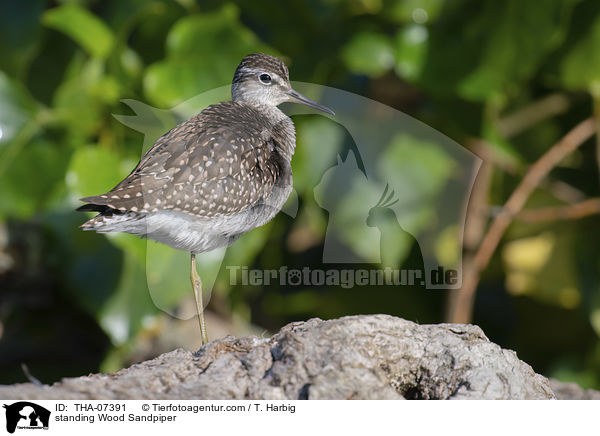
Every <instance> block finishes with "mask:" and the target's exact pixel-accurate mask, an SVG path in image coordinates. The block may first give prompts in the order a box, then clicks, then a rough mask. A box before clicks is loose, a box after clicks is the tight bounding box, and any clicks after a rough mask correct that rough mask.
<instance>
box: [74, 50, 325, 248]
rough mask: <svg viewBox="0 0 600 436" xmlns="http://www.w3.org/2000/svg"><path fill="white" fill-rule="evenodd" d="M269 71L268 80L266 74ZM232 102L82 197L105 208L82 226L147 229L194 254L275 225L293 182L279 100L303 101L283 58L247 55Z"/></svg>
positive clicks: (291, 143)
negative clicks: (103, 188) (111, 183)
mask: <svg viewBox="0 0 600 436" xmlns="http://www.w3.org/2000/svg"><path fill="white" fill-rule="evenodd" d="M265 74H267V75H268V78H269V80H267V81H265V80H264V77H265ZM232 100H233V101H230V102H222V103H218V104H215V105H212V106H209V107H208V108H206V109H205V110H203V111H202V112H200V113H199V114H198V115H196V116H194V117H192V118H190V119H189V120H187V121H185V122H183V123H181V124H179V125H178V126H176V127H175V128H173V129H172V130H170V131H169V132H167V133H165V134H164V135H163V136H161V137H160V138H159V139H158V141H157V142H156V143H155V144H154V146H153V147H152V148H151V149H150V150H149V151H148V152H147V153H146V154H145V155H144V156H143V157H142V159H141V161H140V162H139V163H138V165H137V166H136V167H135V168H134V170H133V171H132V172H131V174H129V176H127V178H125V179H124V180H123V181H121V182H120V183H119V184H118V185H117V186H115V187H114V188H113V189H111V190H110V191H109V192H107V193H105V194H102V195H96V196H92V197H86V198H83V199H82V201H84V202H86V203H87V204H85V205H84V206H82V207H80V208H79V210H84V211H96V212H99V215H97V216H96V217H94V218H92V219H91V220H89V221H87V222H86V223H84V224H83V225H82V228H83V229H84V230H95V231H97V232H126V233H132V234H136V235H142V236H146V237H148V238H151V239H155V240H157V241H160V242H163V243H165V244H167V245H170V246H171V247H174V248H178V249H184V250H187V251H190V252H192V253H198V252H202V251H208V250H211V249H213V248H217V247H223V246H227V245H229V244H231V243H232V242H233V241H234V240H235V239H237V238H238V237H239V236H240V235H241V234H242V233H244V232H246V231H248V230H250V229H252V228H255V227H258V226H261V225H263V224H265V223H266V222H268V221H269V220H270V219H271V218H273V216H275V214H276V213H277V212H278V211H279V210H280V208H281V207H282V206H283V203H284V202H285V200H286V199H287V197H288V196H289V194H290V192H291V189H292V169H291V164H290V161H291V159H292V155H293V153H294V148H295V146H296V138H295V132H294V125H293V123H292V120H291V119H290V118H288V117H287V116H286V115H285V114H284V113H283V112H281V111H280V110H279V109H278V108H277V105H279V104H280V103H282V102H284V101H297V102H300V103H303V104H307V105H309V106H313V107H315V108H317V109H321V110H325V111H327V112H331V111H330V110H329V109H327V108H324V107H322V106H320V105H318V104H317V103H315V102H312V101H310V100H308V99H306V97H304V96H302V95H300V94H298V93H297V92H295V91H294V90H293V89H292V88H291V85H290V82H289V73H288V69H287V67H286V66H285V64H284V63H283V62H282V61H281V60H280V59H277V58H275V57H273V56H269V55H265V54H253V55H249V56H247V57H245V58H244V59H243V60H242V62H241V63H240V65H239V66H238V68H237V69H236V72H235V74H234V79H233V82H232Z"/></svg>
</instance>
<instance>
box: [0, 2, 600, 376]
mask: <svg viewBox="0 0 600 436" xmlns="http://www.w3.org/2000/svg"><path fill="white" fill-rule="evenodd" d="M598 47H600V3H599V2H597V1H596V0H547V1H544V2H522V1H518V0H503V1H494V0H485V1H479V0H423V1H417V0H348V1H342V0H310V1H300V0H291V1H287V2H267V1H254V2H237V3H236V2H218V1H194V0H179V1H175V0H103V1H100V0H75V1H69V0H62V1H46V0H29V1H27V2H24V1H17V0H0V129H1V130H0V132H1V136H0V289H1V290H0V335H1V336H0V368H2V371H0V382H3V383H9V382H15V381H22V380H23V379H24V376H23V374H22V372H21V370H20V368H19V364H20V363H21V362H25V363H27V364H28V365H29V367H30V368H31V369H32V372H33V373H34V374H35V375H36V376H38V377H39V378H41V379H42V380H43V381H44V382H50V381H53V380H55V379H57V378H59V377H61V376H67V375H80V374H84V373H87V372H90V371H94V370H97V369H98V368H100V367H102V368H103V369H114V368H115V367H118V366H119V365H121V364H122V363H123V361H126V359H127V353H128V350H130V349H131V348H132V347H134V346H135V343H136V341H137V340H138V339H139V337H140V335H142V334H143V332H144V330H145V329H146V327H147V325H148V324H149V320H151V319H152V318H153V317H155V316H157V315H158V314H159V313H160V310H159V309H158V308H157V305H158V306H160V307H164V306H169V305H173V306H174V305H176V304H177V303H178V302H179V301H180V300H181V298H182V297H183V296H185V294H186V293H187V292H189V289H187V282H186V281H185V280H184V279H186V274H187V263H186V261H187V255H186V254H185V253H183V255H182V254H181V253H175V252H174V251H172V250H170V249H168V248H166V247H161V246H158V245H155V246H152V248H151V250H153V255H152V256H147V254H148V253H147V251H149V250H150V246H148V247H147V246H146V242H145V241H142V240H140V239H137V238H134V237H130V236H128V235H114V236H112V235H111V236H109V237H106V236H102V235H96V234H89V233H83V232H81V231H80V230H79V229H78V225H79V224H81V223H82V222H83V220H84V219H85V217H84V216H83V214H78V213H76V212H74V209H75V208H76V207H77V205H78V204H79V203H78V201H77V199H78V198H80V197H82V196H85V195H91V194H99V193H101V192H104V191H106V190H107V189H109V188H111V187H112V186H114V185H115V184H116V183H117V182H118V181H119V180H120V179H121V178H122V177H124V176H125V175H127V174H128V172H129V171H130V170H131V169H132V168H133V166H134V165H135V163H136V162H137V160H138V159H139V157H140V153H141V150H142V144H143V142H144V138H143V137H142V136H141V135H140V134H139V133H138V132H136V131H135V130H133V129H130V128H129V127H127V126H126V125H124V124H123V123H121V122H120V121H119V120H117V119H116V118H115V117H113V116H112V115H111V114H124V116H123V117H122V118H121V119H122V120H124V122H125V123H126V124H127V122H126V121H125V120H126V119H127V116H128V115H129V114H131V113H132V112H131V110H130V109H129V108H128V107H126V106H125V105H124V104H122V103H120V101H121V100H122V99H131V100H139V101H143V102H146V103H147V104H149V105H154V106H157V107H159V108H162V109H168V108H171V107H173V106H176V105H178V104H179V103H181V102H184V101H185V100H187V99H189V98H192V97H194V96H196V95H198V94H200V93H202V92H205V91H209V90H211V89H213V88H216V87H220V86H223V85H227V84H228V83H229V82H230V81H231V77H232V74H233V71H234V69H235V67H236V66H237V64H238V62H239V61H240V59H241V58H242V57H243V56H244V55H246V54H248V53H251V52H258V51H264V52H268V53H271V54H274V55H278V56H282V57H283V58H284V59H285V60H286V62H287V63H288V65H289V66H290V70H291V75H292V80H297V81H304V82H313V83H320V84H326V85H329V86H335V87H337V88H341V89H345V90H347V91H351V92H355V93H357V94H361V95H365V96H368V97H371V98H373V99H376V100H379V101H381V102H383V103H385V104H387V105H389V106H392V107H394V108H396V109H398V110H402V111H404V112H407V113H409V114H410V115H412V116H414V117H416V118H417V119H420V120H422V121H424V122H426V123H428V124H429V125H431V126H433V127H434V128H436V129H438V130H440V131H442V132H444V133H445V134H447V135H448V136H450V137H451V138H453V139H454V140H456V141H457V142H466V140H467V139H468V138H471V137H478V138H482V139H484V140H486V141H487V142H488V143H489V144H490V147H491V149H492V151H493V152H494V153H498V154H499V155H501V156H505V155H508V156H510V157H511V159H513V160H514V162H516V163H517V164H516V165H517V169H516V170H515V171H513V172H512V173H510V172H508V173H507V172H504V171H502V170H499V169H497V170H496V171H495V173H494V178H493V183H492V187H491V191H490V203H491V204H493V205H499V204H502V203H503V202H504V201H505V199H506V197H507V195H508V194H509V193H510V192H511V191H512V189H513V188H514V187H515V185H516V183H518V181H519V180H520V177H521V174H522V171H520V170H519V168H522V167H523V166H524V165H527V164H529V163H531V162H533V161H534V160H535V159H536V158H537V157H539V156H540V155H541V154H542V153H543V152H544V151H546V150H548V148H549V147H550V146H551V145H552V144H553V143H554V142H556V141H557V140H558V139H560V138H561V136H563V135H564V134H565V133H566V132H567V131H568V130H569V129H570V128H571V127H572V126H573V125H575V124H576V123H577V122H579V121H581V120H582V119H583V118H585V117H587V116H589V115H590V114H592V113H593V112H594V111H596V112H600V109H599V108H600V51H599V50H598ZM556 93H558V94H560V95H563V96H564V97H565V98H566V99H567V101H568V105H567V108H566V110H562V111H557V112H560V113H559V114H558V115H556V116H553V117H550V118H545V119H542V120H541V121H540V120H536V121H535V122H533V123H531V125H527V120H525V124H526V125H527V129H524V130H521V131H518V132H512V133H511V134H508V133H507V132H506V130H503V129H502V128H500V127H499V126H500V125H501V121H502V119H503V118H504V117H505V116H506V115H508V114H511V113H512V112H514V111H516V110H519V109H521V108H523V107H527V106H528V105H530V104H531V103H533V102H536V101H538V100H539V99H542V98H544V97H546V96H548V95H550V94H556ZM127 105H128V106H130V107H131V108H132V109H133V110H134V111H136V112H138V110H143V108H142V107H141V106H140V105H139V104H138V105H137V106H136V104H135V103H132V104H129V103H127ZM157 114H159V115H160V112H153V115H152V116H153V117H154V118H150V119H155V120H156V122H155V123H153V125H154V128H155V129H156V130H157V134H160V133H161V132H163V131H165V130H167V129H168V128H169V127H171V126H172V125H174V122H175V120H174V119H173V118H172V117H170V116H168V114H167V113H166V112H165V117H164V119H161V118H160V116H159V115H157ZM157 116H158V118H156V117H157ZM524 116H525V115H524ZM131 122H133V121H131ZM295 122H296V125H297V130H298V142H299V147H298V150H297V153H296V156H295V157H294V161H293V165H294V173H295V175H294V177H295V187H296V190H297V192H298V195H299V198H298V214H297V216H296V219H292V218H290V217H289V216H287V215H283V214H280V216H278V217H277V218H276V219H275V220H274V221H273V222H271V223H269V224H268V225H266V226H264V227H263V228H261V229H257V230H255V231H253V232H250V233H249V234H247V235H245V236H244V237H243V238H241V239H240V241H239V242H237V243H236V244H235V245H234V246H233V247H231V248H230V249H229V250H228V251H227V253H226V255H225V256H226V260H225V264H232V265H250V266H253V267H260V268H278V267H279V266H280V265H282V264H285V265H289V266H290V268H291V267H293V266H299V267H302V266H311V265H318V264H319V261H320V255H321V252H322V243H323V238H324V234H325V229H326V224H327V217H326V215H325V213H324V211H323V210H322V209H321V208H319V206H318V205H317V203H316V202H315V199H314V196H313V195H314V194H313V190H312V188H313V187H314V186H315V184H316V183H318V180H314V175H315V174H316V173H318V174H321V173H322V172H323V171H325V170H326V169H327V168H328V167H331V166H334V165H335V162H336V154H337V150H340V149H343V147H344V144H345V143H347V142H348V140H349V139H348V137H347V135H346V134H345V133H344V131H343V129H341V128H340V127H339V126H337V125H335V124H333V123H330V122H329V121H327V120H324V119H323V118H320V117H317V116H299V117H296V118H295ZM128 125H129V124H128ZM159 127H160V129H159ZM146 139H147V138H146ZM325 142H329V143H335V144H336V145H338V146H339V147H338V148H337V149H336V148H335V147H332V148H330V150H333V151H332V152H329V151H328V150H326V147H325V146H324V145H323V144H324V143H325ZM145 145H146V146H147V145H148V144H145ZM418 161H427V162H428V164H429V165H430V166H431V174H430V177H427V178H425V179H424V180H423V181H422V182H423V184H424V185H430V184H433V185H436V186H437V185H439V184H440V183H444V180H445V174H446V172H447V171H449V170H448V168H446V166H445V164H444V162H443V161H439V159H438V157H437V156H436V155H435V153H434V152H432V151H431V150H429V149H428V147H427V146H426V144H424V146H421V145H419V144H415V147H414V150H413V151H412V152H411V153H410V154H409V155H402V153H400V154H398V152H397V151H396V150H395V149H394V148H393V144H390V149H389V158H388V159H387V164H386V165H387V167H386V168H385V169H384V170H385V171H398V170H400V171H405V172H407V173H409V172H410V171H411V166H412V164H411V162H418ZM597 162H598V157H597V151H596V148H595V147H594V144H593V143H592V141H590V142H589V144H586V145H584V146H583V147H582V148H581V149H580V150H579V151H578V152H577V154H576V155H574V156H573V157H572V158H571V159H570V160H569V162H564V165H561V166H560V167H559V168H557V169H556V170H555V171H553V173H552V180H553V181H555V182H557V183H563V184H568V185H569V192H570V193H571V194H572V195H573V196H574V197H573V198H575V199H577V198H585V197H593V196H597V195H598V165H597ZM388 167H389V168H388ZM315 168H317V169H318V170H319V171H317V170H315ZM422 176H423V175H416V177H422ZM565 201H566V200H565V199H564V197H563V198H557V197H556V195H554V194H553V193H552V192H550V191H549V190H548V189H539V190H538V191H536V193H535V194H534V196H533V197H532V198H531V200H530V202H529V204H528V206H531V207H540V206H548V205H556V204H562V203H564V202H565ZM598 224H599V223H598V217H597V216H592V217H588V218H585V219H581V220H578V221H569V222H564V221H558V222H541V223H523V222H519V221H517V222H515V223H514V224H513V225H512V226H511V228H510V230H509V233H508V234H507V235H506V237H505V239H506V241H505V244H503V245H502V246H501V247H500V250H499V252H498V253H496V256H495V257H494V260H493V261H492V264H491V265H490V267H489V268H488V270H487V271H486V272H485V275H484V278H483V281H482V284H481V286H480V289H479V292H478V295H477V301H476V305H475V313H474V322H476V323H478V324H479V325H481V326H482V327H483V329H484V330H485V331H486V333H487V334H488V336H489V337H490V338H491V339H492V340H494V341H496V342H498V343H500V344H501V345H502V346H505V347H509V348H512V349H515V350H517V352H518V354H519V356H520V357H521V358H523V359H524V360H526V361H528V362H529V363H531V364H532V365H533V366H534V368H535V369H536V370H537V371H539V372H543V373H544V374H546V375H548V376H556V377H559V378H562V379H565V380H575V381H578V382H580V383H581V384H583V385H585V386H592V387H596V388H599V387H600V340H599V337H600V276H599V270H600V244H599V241H600V226H599V225H598ZM350 237H351V235H350ZM358 242H359V243H360V242H363V243H364V241H358ZM406 244H407V245H406V246H403V247H400V248H401V249H400V250H399V251H401V252H403V253H404V254H402V256H400V257H405V258H406V256H407V254H406V253H408V252H409V251H410V250H409V249H410V248H411V246H410V244H412V240H410V241H408V242H406ZM359 245H360V244H359ZM182 256H183V257H182ZM409 257H410V256H409ZM409 260H410V259H408V260H407V261H409ZM152 262H153V263H152ZM147 272H148V274H147ZM153 274H154V275H153ZM182 275H183V277H182ZM228 277H229V273H228V271H225V270H222V271H221V272H219V275H218V276H217V277H216V285H215V290H214V295H213V301H212V302H211V307H209V309H212V310H215V311H217V312H219V313H220V314H221V315H222V316H224V317H226V318H230V319H238V320H239V319H242V320H244V321H245V322H247V323H250V322H252V323H255V324H257V325H260V326H262V327H264V328H267V329H277V328H279V327H280V326H281V325H282V324H283V323H285V322H287V321H292V320H297V319H305V318H308V317H310V316H320V317H324V318H328V317H337V316H343V315H347V314H353V313H371V312H386V313H391V314H394V315H399V316H403V317H405V318H409V319H413V320H416V321H419V322H440V321H442V320H443V304H444V300H445V298H446V293H443V292H437V291H425V290H423V289H420V288H415V289H412V288H406V289H395V290H390V289H389V288H381V287H372V288H355V289H352V290H346V289H342V288H339V289H318V288H308V289H288V288H284V289H280V288H278V287H276V286H268V287H265V288H264V289H261V288H257V287H251V286H242V285H239V286H234V287H231V286H229V285H228ZM148 286H150V287H151V288H153V289H156V288H164V289H168V290H169V293H167V294H160V295H158V294H156V295H153V294H152V293H149V292H148ZM159 300H160V301H159ZM74 350H77V351H76V352H75V351H74ZM65 362H68V363H67V364H65Z"/></svg>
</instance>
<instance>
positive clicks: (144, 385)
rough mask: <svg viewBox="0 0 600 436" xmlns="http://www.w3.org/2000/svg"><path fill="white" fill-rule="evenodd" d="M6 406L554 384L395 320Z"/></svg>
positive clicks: (446, 329) (531, 394) (294, 338)
mask: <svg viewBox="0 0 600 436" xmlns="http://www.w3.org/2000/svg"><path fill="white" fill-rule="evenodd" d="M0 398H3V399H16V398H18V399H550V398H554V394H553V392H552V390H551V389H550V385H549V382H548V380H547V379H546V378H544V377H542V376H541V375H538V374H536V373H535V372H534V371H533V369H532V368H531V367H530V366H529V365H527V364H526V363H524V362H522V361H520V360H519V359H518V358H517V355H516V354H515V353H514V352H513V351H509V350H503V349H502V348H500V347H499V346H498V345H496V344H494V343H492V342H490V341H489V340H488V339H487V338H486V337H485V335H484V334H483V332H482V331H481V329H480V328H479V327H476V326H473V325H460V324H437V325H418V324H415V323H413V322H410V321H405V320H403V319H400V318H395V317H392V316H387V315H361V316H349V317H344V318H340V319H335V320H330V321H322V320H320V319H311V320H309V321H307V322H299V323H292V324H289V325H287V326H285V327H284V328H282V329H281V331H279V333H277V334H276V335H274V336H273V337H271V338H258V337H256V336H250V337H245V338H240V339H236V338H233V337H231V336H228V337H226V338H224V339H221V340H218V341H213V342H211V343H209V344H207V345H206V346H204V347H203V348H202V349H201V350H200V351H198V352H197V353H191V352H189V351H185V350H182V349H179V350H175V351H172V352H170V353H166V354H163V355H161V356H159V357H157V358H156V359H153V360H150V361H147V362H142V363H139V364H136V365H133V366H132V367H130V368H128V369H123V370H121V371H119V372H117V373H114V374H96V375H90V376H87V377H79V378H70V379H64V380H63V381H61V382H59V383H55V384H54V385H52V386H36V385H34V384H20V385H12V386H0Z"/></svg>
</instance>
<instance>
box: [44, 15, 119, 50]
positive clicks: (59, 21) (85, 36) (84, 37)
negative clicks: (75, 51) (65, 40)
mask: <svg viewBox="0 0 600 436" xmlns="http://www.w3.org/2000/svg"><path fill="white" fill-rule="evenodd" d="M42 22H43V23H44V24H45V25H46V26H48V27H51V28H53V29H55V30H58V31H59V32H63V33H65V34H66V35H68V36H69V37H71V38H72V39H73V40H74V41H75V42H76V43H77V44H79V45H80V46H81V47H83V48H84V49H85V50H86V51H87V52H88V53H89V54H90V55H92V56H95V57H98V58H106V57H107V56H108V54H109V53H110V51H111V49H112V47H113V44H114V35H113V33H112V31H111V30H110V28H109V27H108V26H107V25H106V24H105V23H104V22H103V21H102V20H101V19H99V18H98V17H96V16H95V15H94V14H92V13H91V12H89V11H88V10H86V9H84V8H82V7H81V6H79V5H77V4H73V3H69V4H65V5H62V6H59V7H57V8H54V9H50V10H49V11H47V12H46V13H44V16H43V17H42Z"/></svg>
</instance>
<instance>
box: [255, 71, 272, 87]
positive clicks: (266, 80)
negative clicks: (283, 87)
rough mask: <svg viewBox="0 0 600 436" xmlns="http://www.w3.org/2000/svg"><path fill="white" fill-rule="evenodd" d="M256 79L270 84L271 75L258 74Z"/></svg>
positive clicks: (264, 83)
mask: <svg viewBox="0 0 600 436" xmlns="http://www.w3.org/2000/svg"><path fill="white" fill-rule="evenodd" d="M258 80H259V82H260V83H262V84H263V85H270V84H271V76H269V75H268V74H267V73H262V74H260V75H259V76H258Z"/></svg>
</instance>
